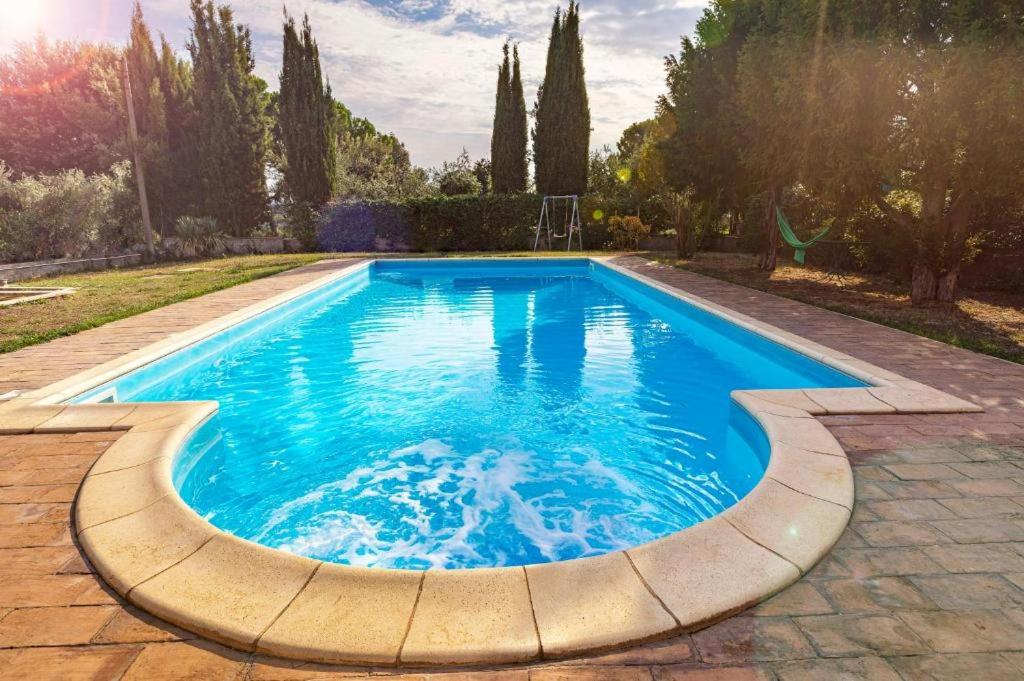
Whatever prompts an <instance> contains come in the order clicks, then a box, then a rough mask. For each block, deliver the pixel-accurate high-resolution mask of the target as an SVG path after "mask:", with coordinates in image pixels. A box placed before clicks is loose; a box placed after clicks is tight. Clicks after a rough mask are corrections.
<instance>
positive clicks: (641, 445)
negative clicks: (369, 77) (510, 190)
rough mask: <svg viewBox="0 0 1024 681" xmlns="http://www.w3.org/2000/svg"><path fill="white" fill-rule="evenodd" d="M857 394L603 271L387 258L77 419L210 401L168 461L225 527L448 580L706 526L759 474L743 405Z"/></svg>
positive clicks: (122, 383) (106, 390)
mask: <svg viewBox="0 0 1024 681" xmlns="http://www.w3.org/2000/svg"><path fill="white" fill-rule="evenodd" d="M863 385H864V384H863V383H862V382H860V381H858V380H856V379H853V378H851V377H849V376H846V375H845V374H842V373H841V372H838V371H836V370H835V369H832V368H830V367H828V366H826V365H824V364H821V363H819V362H817V361H815V360H813V359H810V358H808V357H806V356H803V355H800V354H798V353H796V352H794V351H792V350H790V349H788V348H785V347H783V346H780V345H778V344H776V343H774V342H772V341H770V340H768V339H765V338H763V337H761V336H758V335H756V334H754V333H751V332H749V331H746V330H744V329H742V328H740V327H739V326H736V325H735V324H732V323H731V322H729V321H727V320H725V319H722V318H720V317H718V316H716V315H714V314H711V313H709V312H706V311H703V310H700V309H699V308H697V307H695V306H692V305H688V304H686V303H684V302H682V301H680V300H679V299H678V298H676V297H674V296H672V295H670V294H668V293H665V292H662V291H659V290H657V289H654V288H652V287H650V286H647V285H646V284H644V283H643V282H641V281H638V280H636V279H633V278H632V277H628V276H625V275H623V274H620V273H618V272H616V271H614V270H613V269H611V268H609V267H606V266H604V265H602V264H600V263H599V262H595V261H590V260H585V259H580V260H552V261H517V260H509V261H504V260H498V261H495V260H488V261H473V260H468V261H461V260H460V261H377V262H375V263H372V264H371V265H369V266H367V267H363V268H360V269H358V270H356V271H355V272H353V273H352V274H351V275H349V276H347V277H345V278H343V279H340V280H337V281H334V282H332V283H330V284H328V285H325V286H324V287H322V288H320V289H318V290H316V291H313V292H312V293H309V294H307V295H305V296H302V297H301V298H299V299H296V300H294V301H292V302H290V303H286V304H284V305H282V306H280V307H278V308H275V309H273V310H271V311H269V312H267V313H265V314H262V315H260V316H258V317H255V318H253V319H250V320H248V321H246V322H244V323H242V324H239V325H237V326H235V327H232V328H231V329H229V330H227V331H225V332H223V333H220V334H217V335H216V336H213V337H211V338H208V339H206V340H204V341H202V342H200V343H196V344H194V345H192V346H190V347H188V348H186V349H184V350H181V351H179V352H176V353H174V354H172V355H169V356H167V357H165V358H163V359H161V360H159V361H157V362H154V363H152V364H150V365H147V366H146V367H143V368H141V369H139V370H137V371H134V372H132V373H130V374H127V375H125V376H122V377H121V378H119V379H117V380H116V381H113V382H111V383H109V384H106V385H104V386H100V387H99V388H97V389H95V390H92V391H90V392H89V393H86V394H85V395H83V396H81V397H79V398H77V399H76V400H75V401H76V402H88V401H95V400H97V399H104V398H109V397H115V398H116V399H117V400H119V401H165V400H190V399H215V400H218V401H220V404H221V409H220V413H219V414H218V415H217V416H216V417H215V418H214V419H212V420H211V421H209V422H208V423H207V424H206V425H204V426H203V427H202V428H201V429H200V430H199V431H197V433H196V435H195V436H194V437H193V438H192V439H191V440H190V442H189V444H188V445H187V446H186V448H185V449H184V451H183V452H182V453H181V455H180V456H179V459H178V460H177V462H176V464H175V484H176V486H177V488H178V489H179V492H180V493H181V495H182V497H183V498H184V499H185V500H186V502H188V503H189V504H190V505H191V506H193V508H195V509H196V510H197V511H198V512H199V513H200V514H202V515H203V516H204V517H205V518H206V519H208V520H209V521H210V522H212V523H213V524H214V525H217V526H218V527H220V528H221V529H224V530H227V531H230V532H232V533H234V534H237V535H238V536H242V537H244V538H247V539H252V540H255V541H259V542H261V543H264V544H266V545H268V546H272V547H276V548H281V549H284V550H288V551H292V552H294V553H299V554H303V555H309V556H311V557H315V558H320V559H325V560H332V561H336V562H340V563H348V564H360V565H371V566H382V567H397V568H425V567H435V568H453V567H480V566H493V565H519V564H529V563H537V562H548V561H553V560H563V559H568V558H575V557H582V556H588V555H598V554H601V553H605V552H608V551H612V550H616V549H620V548H626V547H628V546H633V545H636V544H639V543H643V542H646V541H650V540H652V539H655V538H657V537H659V536H664V535H666V534H670V533H672V532H675V531H677V530H680V529H684V528H685V527H687V526H689V525H692V524H694V523H696V522H700V521H701V520H704V519H706V518H709V517H711V516H713V515H715V514H717V513H719V512H721V511H722V510H724V509H725V508H728V507H729V506H730V505H732V504H733V503H735V502H736V501H738V500H739V499H740V498H742V497H743V496H744V495H745V494H746V493H747V492H749V491H750V489H752V488H753V486H754V485H756V484H757V482H758V481H759V480H760V478H761V476H762V475H763V472H764V468H765V465H766V462H767V448H768V446H767V442H766V441H765V438H764V434H763V432H761V429H760V428H759V427H758V426H757V425H756V424H755V423H754V422H753V420H752V419H751V418H750V417H749V416H748V415H746V413H745V412H744V411H743V410H742V409H740V408H738V407H737V406H736V405H734V404H733V403H732V402H731V400H730V399H729V393H730V392H731V391H732V390H736V389H757V388H803V387H859V386H863Z"/></svg>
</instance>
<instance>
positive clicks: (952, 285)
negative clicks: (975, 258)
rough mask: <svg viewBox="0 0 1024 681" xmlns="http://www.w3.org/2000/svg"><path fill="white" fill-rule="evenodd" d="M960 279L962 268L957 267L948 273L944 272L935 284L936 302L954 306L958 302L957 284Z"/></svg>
mask: <svg viewBox="0 0 1024 681" xmlns="http://www.w3.org/2000/svg"><path fill="white" fill-rule="evenodd" d="M959 278H960V266H959V265H958V266H956V267H954V268H953V269H951V270H949V271H948V272H944V273H943V274H942V275H940V276H939V278H938V280H937V281H936V282H935V283H936V286H935V300H937V301H939V302H940V303H948V304H953V303H955V302H956V284H957V280H958V279H959Z"/></svg>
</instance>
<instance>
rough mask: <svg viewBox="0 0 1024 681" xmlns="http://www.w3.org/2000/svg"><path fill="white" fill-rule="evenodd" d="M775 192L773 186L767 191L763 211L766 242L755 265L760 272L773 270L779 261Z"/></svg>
mask: <svg viewBox="0 0 1024 681" xmlns="http://www.w3.org/2000/svg"><path fill="white" fill-rule="evenodd" d="M776 197H777V192H776V190H775V188H774V187H772V188H771V189H770V190H769V191H768V200H767V201H766V205H765V211H764V226H765V229H766V230H767V238H768V243H767V244H766V245H765V250H764V253H762V254H761V261H760V262H759V263H758V265H757V267H758V269H760V270H761V271H762V272H774V271H775V266H776V265H777V264H778V261H779V230H778V228H777V227H776V225H775V202H776V200H777V198H776Z"/></svg>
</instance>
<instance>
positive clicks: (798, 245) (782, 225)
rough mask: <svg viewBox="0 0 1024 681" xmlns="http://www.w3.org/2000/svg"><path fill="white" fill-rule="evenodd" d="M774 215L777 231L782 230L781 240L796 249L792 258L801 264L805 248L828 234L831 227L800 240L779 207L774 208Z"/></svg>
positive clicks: (804, 257)
mask: <svg viewBox="0 0 1024 681" xmlns="http://www.w3.org/2000/svg"><path fill="white" fill-rule="evenodd" d="M775 216H776V217H777V218H778V221H779V231H780V232H782V239H783V241H785V242H786V243H787V244H789V245H790V246H792V247H793V248H795V249H796V253H794V254H793V260H795V261H797V262H798V263H800V264H801V265H803V264H804V260H806V259H807V249H808V248H810V247H811V246H813V245H814V244H816V243H818V242H819V241H821V240H822V239H824V238H825V237H826V236H827V235H828V232H829V230H830V229H832V228H831V227H826V228H825V229H823V230H821V232H819V233H818V234H816V235H814V236H812V237H811V238H810V239H808V240H807V241H800V239H798V238H797V236H796V234H795V233H794V232H793V228H792V227H790V226H789V220H787V219H786V216H785V215H783V214H782V209H781V208H776V209H775Z"/></svg>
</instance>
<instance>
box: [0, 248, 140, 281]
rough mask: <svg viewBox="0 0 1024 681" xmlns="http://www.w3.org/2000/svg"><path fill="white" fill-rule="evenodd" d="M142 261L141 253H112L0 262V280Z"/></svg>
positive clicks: (51, 275)
mask: <svg viewBox="0 0 1024 681" xmlns="http://www.w3.org/2000/svg"><path fill="white" fill-rule="evenodd" d="M141 262H142V254H141V253H129V254H127V255H112V256H108V257H103V258H65V259H62V260H37V261H35V262H17V263H8V264H0V282H2V281H9V282H14V281H25V280H28V279H38V278H40V277H56V276H60V275H62V274H74V273H75V272H86V271H89V270H105V269H109V268H112V267H128V266H130V265H138V264H140V263H141Z"/></svg>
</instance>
